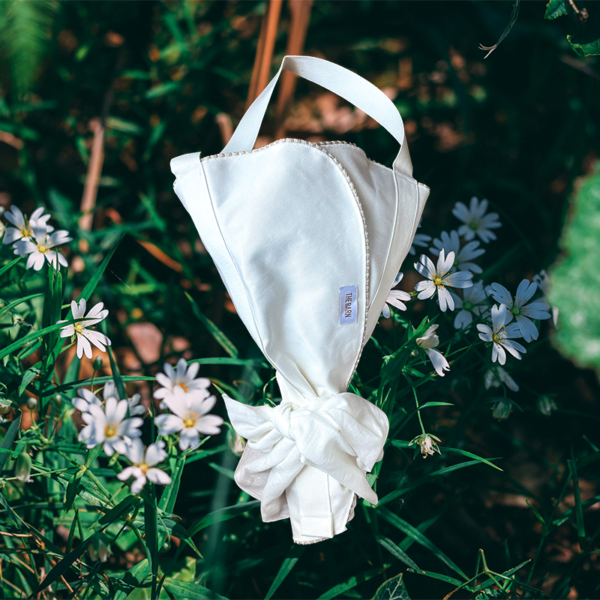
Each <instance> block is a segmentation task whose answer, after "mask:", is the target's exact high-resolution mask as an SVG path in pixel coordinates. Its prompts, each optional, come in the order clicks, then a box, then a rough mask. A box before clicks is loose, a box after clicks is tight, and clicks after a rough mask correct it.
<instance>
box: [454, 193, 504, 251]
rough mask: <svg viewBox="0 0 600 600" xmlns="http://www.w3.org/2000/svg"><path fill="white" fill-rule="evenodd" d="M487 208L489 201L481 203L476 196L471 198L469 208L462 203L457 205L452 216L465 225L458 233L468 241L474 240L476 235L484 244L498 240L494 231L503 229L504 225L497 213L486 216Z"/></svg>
mask: <svg viewBox="0 0 600 600" xmlns="http://www.w3.org/2000/svg"><path fill="white" fill-rule="evenodd" d="M487 208H488V201H487V200H482V201H481V202H479V200H478V199H477V198H475V197H474V196H473V198H471V204H470V205H469V208H467V207H466V206H465V205H464V204H463V203H462V202H457V203H456V204H455V206H454V208H453V209H452V214H453V215H454V216H455V217H456V218H457V219H458V220H459V221H462V222H463V223H464V225H461V226H460V227H459V228H458V233H459V234H460V235H463V236H464V237H465V239H466V240H467V241H470V240H472V239H473V238H474V237H475V236H476V235H477V236H478V237H479V239H480V240H481V241H482V242H483V243H484V244H487V242H489V241H491V240H495V239H496V234H495V233H494V232H493V231H492V229H497V228H498V227H502V223H500V221H499V219H498V214H497V213H490V214H489V215H486V214H485V213H486V212H487Z"/></svg>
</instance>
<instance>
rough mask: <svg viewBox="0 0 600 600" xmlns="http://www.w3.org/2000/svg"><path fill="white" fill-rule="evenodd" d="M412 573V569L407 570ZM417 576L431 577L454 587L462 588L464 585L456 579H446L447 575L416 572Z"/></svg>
mask: <svg viewBox="0 0 600 600" xmlns="http://www.w3.org/2000/svg"><path fill="white" fill-rule="evenodd" d="M409 570H411V571H412V569H409ZM417 573H419V575H425V576H426V577H431V578H432V579H438V580H439V581H445V582H446V583H451V584H452V585H455V586H456V587H462V586H463V585H464V584H463V583H462V582H461V581H459V580H458V579H454V577H448V575H442V574H441V573H433V572H432V571H417Z"/></svg>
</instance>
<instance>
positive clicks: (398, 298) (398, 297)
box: [381, 273, 410, 319]
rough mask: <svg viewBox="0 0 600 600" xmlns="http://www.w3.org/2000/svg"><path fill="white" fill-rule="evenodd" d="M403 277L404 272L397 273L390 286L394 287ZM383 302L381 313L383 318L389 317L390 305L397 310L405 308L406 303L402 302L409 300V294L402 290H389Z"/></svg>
mask: <svg viewBox="0 0 600 600" xmlns="http://www.w3.org/2000/svg"><path fill="white" fill-rule="evenodd" d="M403 277H404V273H398V275H396V279H394V283H393V284H392V287H393V288H395V287H396V286H397V285H398V284H399V283H400V282H401V281H402V278H403ZM385 302H386V303H385V304H384V305H383V310H382V311H381V314H382V315H383V318H384V319H389V318H390V316H391V314H392V313H391V311H390V306H395V307H396V308H397V309H399V310H406V304H404V303H405V302H410V294H409V293H408V292H403V291H402V290H391V291H390V293H389V294H388V297H387V300H386V301H385Z"/></svg>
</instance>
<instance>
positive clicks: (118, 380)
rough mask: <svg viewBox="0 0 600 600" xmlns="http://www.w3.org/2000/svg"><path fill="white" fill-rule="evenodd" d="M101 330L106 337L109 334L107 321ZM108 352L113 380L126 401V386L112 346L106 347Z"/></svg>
mask: <svg viewBox="0 0 600 600" xmlns="http://www.w3.org/2000/svg"><path fill="white" fill-rule="evenodd" d="M100 328H101V330H102V332H103V333H104V335H106V334H107V333H108V327H107V324H106V319H105V320H104V321H102V323H100ZM106 351H107V352H108V360H109V361H110V369H111V371H112V378H113V381H114V382H115V386H116V387H117V391H118V392H119V398H121V399H124V398H127V392H126V391H125V385H124V383H123V377H122V376H121V372H120V371H119V367H118V365H117V361H116V360H115V356H114V354H113V351H112V348H111V347H110V346H107V347H106Z"/></svg>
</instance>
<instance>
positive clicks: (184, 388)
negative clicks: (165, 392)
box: [177, 383, 188, 392]
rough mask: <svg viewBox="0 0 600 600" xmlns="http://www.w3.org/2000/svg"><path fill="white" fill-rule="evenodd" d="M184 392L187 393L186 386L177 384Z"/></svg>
mask: <svg viewBox="0 0 600 600" xmlns="http://www.w3.org/2000/svg"><path fill="white" fill-rule="evenodd" d="M177 385H178V386H179V387H180V388H181V389H182V390H183V391H184V392H187V391H188V388H187V385H185V383H178V384H177Z"/></svg>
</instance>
